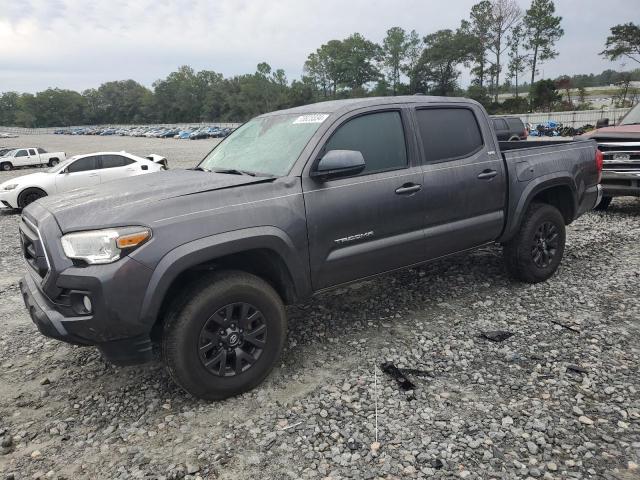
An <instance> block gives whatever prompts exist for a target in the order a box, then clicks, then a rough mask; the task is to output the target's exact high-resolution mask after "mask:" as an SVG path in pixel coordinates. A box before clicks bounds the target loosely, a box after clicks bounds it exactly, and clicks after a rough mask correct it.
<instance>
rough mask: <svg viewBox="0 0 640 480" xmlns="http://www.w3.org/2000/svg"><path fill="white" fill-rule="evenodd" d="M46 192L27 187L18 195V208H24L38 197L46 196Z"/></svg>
mask: <svg viewBox="0 0 640 480" xmlns="http://www.w3.org/2000/svg"><path fill="white" fill-rule="evenodd" d="M46 196H47V194H46V192H44V191H43V190H40V189H39V188H27V189H25V190H24V191H23V192H21V193H20V195H18V208H26V207H27V205H29V204H31V203H33V202H35V201H36V200H38V199H39V198H42V197H46Z"/></svg>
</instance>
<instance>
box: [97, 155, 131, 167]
mask: <svg viewBox="0 0 640 480" xmlns="http://www.w3.org/2000/svg"><path fill="white" fill-rule="evenodd" d="M129 163H132V160H131V159H129V158H126V157H123V156H121V155H103V156H102V168H117V167H124V166H125V165H129Z"/></svg>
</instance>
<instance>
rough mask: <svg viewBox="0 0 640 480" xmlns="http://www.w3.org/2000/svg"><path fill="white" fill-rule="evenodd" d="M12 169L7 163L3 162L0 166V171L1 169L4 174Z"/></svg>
mask: <svg viewBox="0 0 640 480" xmlns="http://www.w3.org/2000/svg"><path fill="white" fill-rule="evenodd" d="M12 168H13V165H11V164H10V163H9V162H5V163H3V164H2V165H0V169H2V170H3V171H4V172H8V171H9V170H11V169H12Z"/></svg>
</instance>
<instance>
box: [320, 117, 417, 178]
mask: <svg viewBox="0 0 640 480" xmlns="http://www.w3.org/2000/svg"><path fill="white" fill-rule="evenodd" d="M330 150H357V151H359V152H361V153H362V156H363V157H364V161H365V163H366V167H365V169H364V170H363V173H373V172H379V171H383V170H393V169H398V168H405V167H406V166H407V164H408V162H407V147H406V144H405V139H404V129H403V127H402V119H401V117H400V112H379V113H369V114H366V115H362V116H360V117H356V118H354V119H352V120H349V121H348V122H347V123H345V124H344V125H342V126H341V127H339V128H338V130H336V131H335V132H334V134H333V135H332V136H331V138H330V139H329V141H328V142H327V144H326V145H325V149H324V151H325V152H328V151H330Z"/></svg>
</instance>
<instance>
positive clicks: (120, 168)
mask: <svg viewBox="0 0 640 480" xmlns="http://www.w3.org/2000/svg"><path fill="white" fill-rule="evenodd" d="M101 159H102V162H101V165H100V166H101V168H100V178H101V181H102V182H103V183H104V182H109V181H112V180H117V179H119V178H125V177H130V176H132V175H135V174H136V168H137V169H140V166H139V165H136V162H135V161H134V160H131V159H130V158H128V157H125V156H123V155H116V154H113V155H101Z"/></svg>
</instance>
